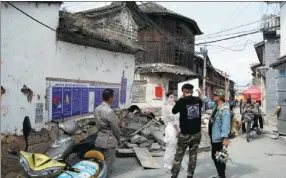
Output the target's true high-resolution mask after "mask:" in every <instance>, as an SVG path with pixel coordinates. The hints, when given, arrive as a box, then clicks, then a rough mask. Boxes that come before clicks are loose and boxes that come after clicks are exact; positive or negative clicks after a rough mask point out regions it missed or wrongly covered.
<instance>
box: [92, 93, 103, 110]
mask: <svg viewBox="0 0 286 178" xmlns="http://www.w3.org/2000/svg"><path fill="white" fill-rule="evenodd" d="M103 90H104V89H103V88H95V89H94V108H96V107H97V106H99V105H100V104H101V102H102V92H103Z"/></svg>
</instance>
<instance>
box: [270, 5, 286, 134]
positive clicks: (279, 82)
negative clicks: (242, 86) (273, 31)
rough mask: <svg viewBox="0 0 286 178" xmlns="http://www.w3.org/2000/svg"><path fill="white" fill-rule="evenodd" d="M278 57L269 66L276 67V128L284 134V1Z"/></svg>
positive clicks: (285, 30)
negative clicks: (277, 112) (279, 108)
mask: <svg viewBox="0 0 286 178" xmlns="http://www.w3.org/2000/svg"><path fill="white" fill-rule="evenodd" d="M280 26H281V29H280V57H279V59H278V60H277V61H275V62H274V63H272V64H271V65H270V67H272V68H273V69H276V70H277V71H278V72H277V76H276V97H277V98H276V105H277V106H280V107H281V111H280V113H279V114H278V115H277V129H278V132H279V133H280V134H284V135H286V121H285V118H286V3H285V2H280Z"/></svg>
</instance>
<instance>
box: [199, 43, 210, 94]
mask: <svg viewBox="0 0 286 178" xmlns="http://www.w3.org/2000/svg"><path fill="white" fill-rule="evenodd" d="M200 50H201V53H202V54H203V58H204V69H203V92H204V95H205V96H206V78H207V76H206V75H207V56H208V50H207V46H204V48H200Z"/></svg>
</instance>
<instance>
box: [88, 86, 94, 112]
mask: <svg viewBox="0 0 286 178" xmlns="http://www.w3.org/2000/svg"><path fill="white" fill-rule="evenodd" d="M88 95H89V96H88V112H93V111H94V88H89V93H88Z"/></svg>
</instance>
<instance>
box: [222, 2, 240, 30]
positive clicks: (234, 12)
mask: <svg viewBox="0 0 286 178" xmlns="http://www.w3.org/2000/svg"><path fill="white" fill-rule="evenodd" d="M241 4H242V2H240V3H239V4H238V5H237V6H236V8H235V10H234V12H233V13H232V15H231V16H230V17H229V18H228V19H227V21H226V22H225V23H224V24H223V25H222V27H221V29H220V31H221V30H223V29H224V27H225V25H226V24H227V22H228V21H229V20H230V19H231V18H232V17H233V16H234V14H235V13H236V12H237V10H238V9H239V8H238V7H239V6H240V5H241Z"/></svg>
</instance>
